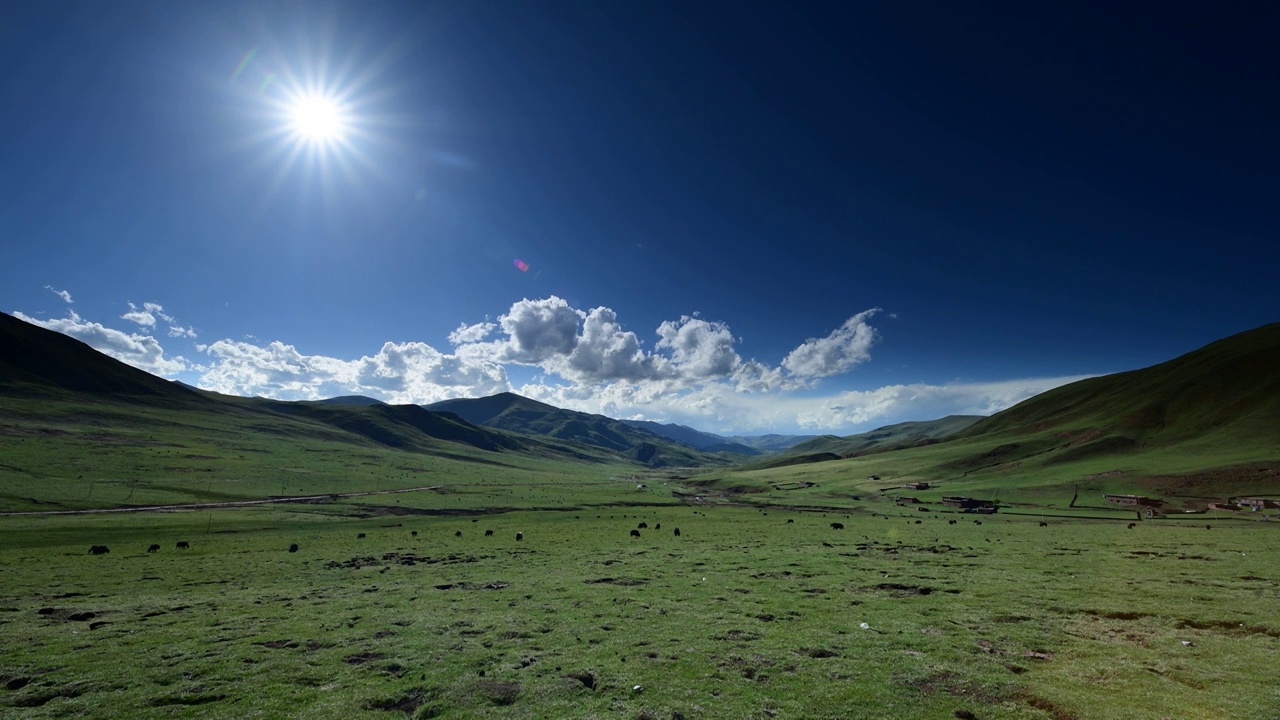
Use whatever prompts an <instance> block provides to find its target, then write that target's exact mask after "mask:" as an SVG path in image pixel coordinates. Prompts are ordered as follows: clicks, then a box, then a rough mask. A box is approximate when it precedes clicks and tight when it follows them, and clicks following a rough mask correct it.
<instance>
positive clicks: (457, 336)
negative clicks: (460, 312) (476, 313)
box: [449, 322, 498, 345]
mask: <svg viewBox="0 0 1280 720" xmlns="http://www.w3.org/2000/svg"><path fill="white" fill-rule="evenodd" d="M496 329H498V326H497V324H496V323H491V322H482V323H476V324H475V325H468V324H466V323H461V324H459V325H458V329H457V330H454V331H453V332H451V333H449V342H450V343H452V344H454V345H466V344H469V343H478V342H480V341H481V340H484V339H485V338H487V337H489V335H490V334H491V333H492V332H493V331H494V330H496Z"/></svg>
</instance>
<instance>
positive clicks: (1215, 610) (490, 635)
mask: <svg viewBox="0 0 1280 720" xmlns="http://www.w3.org/2000/svg"><path fill="white" fill-rule="evenodd" d="M654 480H657V481H658V483H659V484H658V485H657V487H656V488H654V487H653V486H652V485H651V486H650V488H649V489H647V490H646V491H640V497H641V498H644V499H639V500H638V499H637V495H636V493H637V491H636V490H635V486H634V485H633V484H631V483H625V482H621V481H616V482H614V483H613V484H612V486H609V485H605V486H602V487H594V488H592V489H590V490H584V492H583V493H582V494H574V493H573V492H571V491H570V490H568V489H566V488H565V487H560V488H559V490H558V492H561V493H562V494H563V495H564V497H565V498H566V500H572V501H573V502H572V503H566V505H573V506H574V507H576V508H577V509H571V510H556V511H553V510H544V511H536V512H534V511H515V512H507V513H500V514H492V513H486V514H479V513H476V514H459V515H424V514H412V513H413V512H415V511H419V510H422V509H424V508H439V507H440V500H441V496H440V495H439V494H438V493H413V494H405V495H398V496H381V497H369V498H361V499H359V501H352V502H349V503H330V504H318V505H298V506H269V507H254V508H244V509H236V510H218V511H208V512H166V513H137V514H126V515H85V516H52V517H51V516H43V517H6V518H0V567H2V568H3V571H2V572H3V577H4V583H3V587H2V589H0V686H3V687H5V688H7V689H6V690H0V708H3V710H0V714H2V715H5V716H6V717H24V718H25V717H31V718H43V717H65V716H79V717H140V718H143V717H175V716H179V717H237V718H238V717H264V718H266V717H298V718H303V717H305V718H327V717H334V718H339V717H340V718H354V717H370V718H376V717H382V718H394V717H442V718H447V717H454V718H469V717H529V718H535V717H582V718H586V717H598V718H606V717H608V718H612V717H623V718H646V717H649V718H671V717H677V715H676V713H679V716H683V717H686V718H699V717H701V718H750V717H759V718H765V717H794V718H862V717H865V718H883V717H904V718H945V717H954V716H955V715H954V713H955V712H956V711H960V710H965V711H968V712H972V713H973V714H974V716H975V717H979V718H1095V717H1110V718H1159V717H1175V718H1206V717H1249V718H1268V717H1280V695H1278V694H1277V692H1276V690H1275V689H1274V687H1272V686H1270V685H1268V682H1269V681H1270V680H1271V679H1272V677H1271V676H1272V672H1273V667H1274V658H1275V657H1276V652H1277V650H1280V622H1277V618H1278V617H1280V590H1278V589H1277V584H1276V582H1275V581H1276V574H1275V570H1274V568H1275V567H1276V566H1277V563H1278V562H1280V542H1277V536H1276V534H1275V533H1276V531H1280V524H1275V525H1272V524H1270V523H1260V522H1240V521H1237V522H1227V523H1222V524H1219V525H1217V526H1214V527H1213V528H1212V530H1206V529H1205V528H1204V525H1203V524H1198V523H1197V524H1194V525H1193V524H1189V523H1174V522H1167V523H1160V522H1149V523H1145V524H1141V525H1139V526H1138V527H1137V528H1135V529H1132V530H1130V529H1128V528H1127V527H1126V525H1125V524H1124V523H1120V522H1105V521H1104V522H1090V521H1085V520H1054V521H1053V522H1052V523H1051V524H1050V525H1049V526H1048V527H1041V526H1040V525H1039V524H1038V522H1037V520H1036V519H1035V518H1029V517H1002V516H1000V515H996V516H988V517H984V518H981V522H982V525H977V524H975V523H974V521H973V520H974V519H973V518H972V517H971V516H962V515H943V514H940V513H939V514H937V517H934V516H933V514H929V515H927V516H925V517H921V518H917V517H912V514H909V513H908V511H906V510H899V509H898V508H895V507H893V506H892V505H888V504H883V505H878V506H875V507H874V509H875V510H876V511H877V512H878V513H884V514H887V515H888V516H889V517H880V516H872V515H871V514H870V513H868V512H857V511H850V512H848V513H839V512H830V513H827V514H823V513H818V512H808V513H800V512H784V511H781V510H779V509H776V508H775V509H772V510H752V509H746V508H739V507H728V506H716V505H710V506H704V507H687V506H683V505H675V504H666V505H660V504H658V505H651V506H638V505H634V504H633V505H626V504H619V503H633V502H652V503H663V502H666V503H671V499H670V493H669V492H666V491H664V490H663V488H664V486H662V485H661V484H660V482H661V479H660V478H653V479H650V482H653V481H654ZM512 489H513V488H492V489H490V492H489V494H487V495H484V494H482V493H480V492H478V491H477V492H475V493H473V494H472V495H461V496H453V497H454V498H455V499H457V498H460V497H467V498H471V499H472V500H474V502H457V503H456V504H455V507H456V508H463V507H469V508H471V509H473V510H476V511H478V510H481V509H483V508H488V507H498V506H504V505H505V506H510V505H514V504H517V503H519V502H521V501H527V500H532V501H533V502H535V503H537V504H540V503H542V502H544V501H546V500H548V499H549V498H548V497H547V495H548V493H549V491H550V488H544V489H543V490H535V489H533V488H527V489H519V490H517V491H516V492H514V493H506V492H502V491H503V490H512ZM664 492H665V494H666V497H663V494H664ZM646 495H647V496H649V497H647V498H645V497H644V496H646ZM388 497H395V498H396V499H398V500H400V501H401V502H400V503H399V504H397V503H394V502H390V503H389V502H388V501H387V498H388ZM512 497H516V498H517V499H516V500H514V501H513V500H511V499H510V498H512ZM914 514H917V515H926V514H924V513H914ZM846 515H847V517H846ZM788 519H791V520H793V521H794V522H791V523H788V522H786V521H787V520H788ZM917 519H919V520H921V522H920V523H919V524H916V522H915V520H917ZM949 519H954V520H957V521H958V522H956V523H955V524H950V523H949V522H948V520H949ZM640 522H645V523H646V524H647V525H648V526H649V527H648V528H646V529H643V530H640V531H639V532H640V537H639V538H632V537H630V536H629V530H630V529H632V528H636V527H637V525H638V524H639V523H640ZM831 522H840V523H843V524H844V526H845V528H844V529H843V530H833V529H832V528H831V527H830V526H829V523H831ZM658 524H661V526H662V527H661V529H657V528H656V526H657V525H658ZM676 527H679V528H680V529H681V531H682V533H681V536H680V537H675V536H674V535H673V532H672V531H673V529H674V528H676ZM485 530H493V531H494V535H493V536H491V537H486V536H485V534H484V531H485ZM414 531H416V532H417V536H416V537H415V536H413V535H412V534H411V533H412V532H414ZM457 532H461V533H462V535H461V536H460V537H458V536H456V535H455V533H457ZM516 532H523V533H524V540H523V541H520V542H517V541H516V540H515V533H516ZM359 533H365V534H366V535H367V537H365V538H363V539H357V534H359ZM180 540H185V541H187V542H189V543H190V545H191V549H190V550H177V549H175V544H176V542H178V541H180ZM152 543H157V544H159V545H160V546H161V549H160V551H159V552H156V553H148V552H146V550H147V548H148V546H149V545H150V544H152ZM291 543H297V544H298V545H299V546H300V549H299V551H298V552H297V553H289V552H288V551H287V549H288V547H289V545H290V544H291ZM93 544H104V545H107V546H108V547H109V548H110V550H111V552H110V553H108V554H106V555H101V556H93V555H89V554H88V552H87V551H88V548H89V546H90V545H93ZM88 614H91V615H88ZM863 623H866V625H867V628H865V629H864V628H863V627H862V626H861V625H862V624H863ZM1188 643H1189V644H1188ZM636 686H641V689H640V690H636V689H635V687H636Z"/></svg>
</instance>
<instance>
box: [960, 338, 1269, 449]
mask: <svg viewBox="0 0 1280 720" xmlns="http://www.w3.org/2000/svg"><path fill="white" fill-rule="evenodd" d="M1276 428H1280V323H1272V324H1270V325H1265V326H1263V327H1260V328H1257V329H1255V330H1250V331H1247V332H1243V333H1240V334H1238V335H1233V336H1231V337H1228V338H1225V339H1222V340H1219V341H1217V342H1214V343H1211V344H1209V345H1206V346H1205V347H1203V348H1200V349H1199V350H1195V351H1192V352H1190V353H1187V354H1185V355H1182V356H1180V357H1177V358H1175V359H1173V360H1169V361H1168V362H1164V363H1160V364H1159V365H1154V366H1152V367H1148V368H1143V369H1140V370H1131V371H1129V372H1122V373H1116V374H1114V375H1105V376H1102V377H1096V378H1090V379H1087V380H1081V381H1079V382H1074V383H1071V384H1070V385H1063V386H1062V387H1058V388H1055V389H1053V390H1049V391H1048V392H1044V393H1041V394H1039V395H1037V396H1035V397H1033V398H1030V399H1028V400H1025V401H1023V402H1021V403H1018V404H1017V405H1014V406H1013V407H1011V408H1009V409H1007V410H1004V411H1002V412H999V413H996V414H995V415H992V416H991V417H989V418H986V419H984V420H981V421H979V422H977V423H974V424H973V425H971V426H970V427H968V428H966V429H965V430H963V431H961V432H960V433H958V434H957V435H956V436H955V437H956V439H958V440H979V439H988V440H989V439H992V438H997V439H1000V440H1002V441H1003V442H1002V447H1003V450H1002V451H1001V452H1000V453H999V459H1000V460H1001V461H1002V462H1013V461H1018V460H1025V459H1027V458H1029V457H1032V456H1037V461H1038V462H1040V463H1048V464H1061V463H1068V462H1072V461H1076V460H1085V459H1090V458H1096V457H1102V456H1112V457H1118V456H1124V455H1127V454H1130V453H1135V452H1146V453H1150V452H1154V451H1162V452H1166V453H1167V452H1171V451H1174V450H1177V451H1178V452H1183V453H1194V454H1197V455H1203V454H1206V453H1210V452H1212V453H1216V454H1219V455H1221V456H1223V458H1222V459H1224V460H1225V459H1228V458H1232V457H1234V458H1239V459H1263V458H1272V457H1276V456H1280V449H1278V447H1277V445H1276V443H1275V437H1276ZM990 459H991V458H988V460H990ZM986 462H987V461H986V460H983V459H981V458H979V457H970V458H963V459H961V460H958V461H956V463H954V465H955V466H956V467H962V466H964V465H966V464H968V465H975V466H976V465H982V464H984V463H986Z"/></svg>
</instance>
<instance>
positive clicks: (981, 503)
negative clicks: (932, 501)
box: [942, 495, 996, 512]
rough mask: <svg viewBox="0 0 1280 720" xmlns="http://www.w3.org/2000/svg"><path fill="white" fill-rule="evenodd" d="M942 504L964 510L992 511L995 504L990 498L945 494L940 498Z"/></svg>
mask: <svg viewBox="0 0 1280 720" xmlns="http://www.w3.org/2000/svg"><path fill="white" fill-rule="evenodd" d="M942 504H943V505H946V506H947V507H953V508H959V509H961V510H964V511H966V512H982V511H989V512H994V511H995V509H996V504H995V502H994V501H991V500H979V499H977V498H971V497H961V496H959V495H946V496H943V498H942Z"/></svg>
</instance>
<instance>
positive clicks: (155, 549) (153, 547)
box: [147, 543, 160, 552]
mask: <svg viewBox="0 0 1280 720" xmlns="http://www.w3.org/2000/svg"><path fill="white" fill-rule="evenodd" d="M147 552H160V546H159V545H157V544H156V543H151V547H149V548H147Z"/></svg>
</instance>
